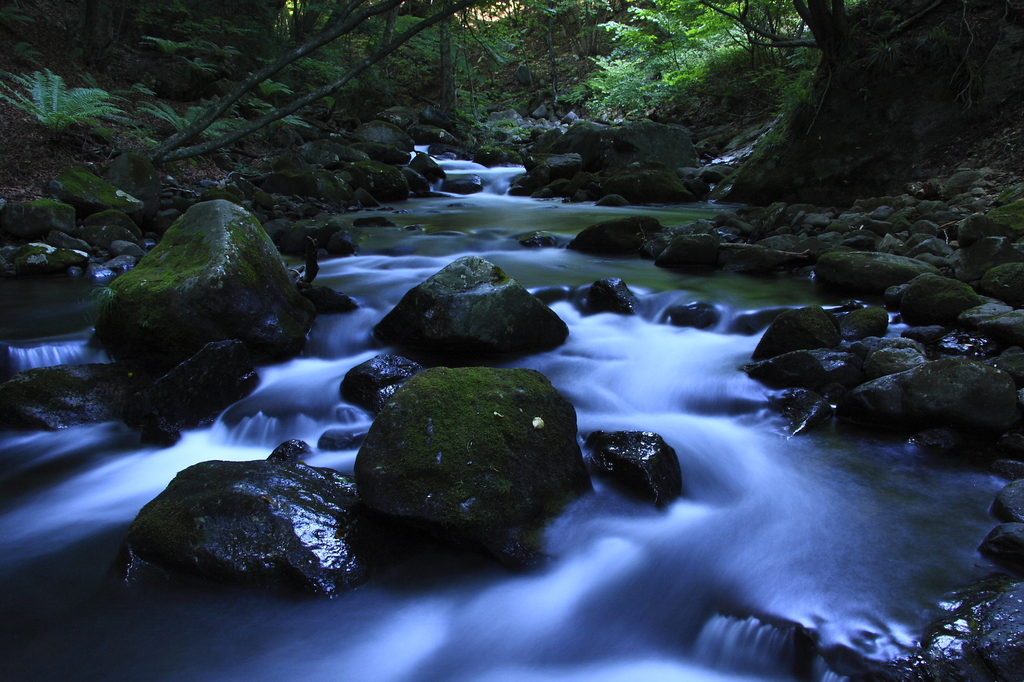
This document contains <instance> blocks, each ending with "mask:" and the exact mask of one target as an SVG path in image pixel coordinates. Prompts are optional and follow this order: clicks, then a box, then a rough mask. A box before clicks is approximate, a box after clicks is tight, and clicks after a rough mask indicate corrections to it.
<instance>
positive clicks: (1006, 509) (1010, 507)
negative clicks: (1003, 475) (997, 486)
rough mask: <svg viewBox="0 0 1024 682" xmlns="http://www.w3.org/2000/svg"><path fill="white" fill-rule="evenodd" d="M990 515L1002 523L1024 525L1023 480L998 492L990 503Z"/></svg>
mask: <svg viewBox="0 0 1024 682" xmlns="http://www.w3.org/2000/svg"><path fill="white" fill-rule="evenodd" d="M992 515H993V516H995V517H996V518H997V519H999V520H1000V521H1002V522H1003V523H1024V479H1021V480H1019V481H1014V482H1013V483H1011V484H1010V485H1008V486H1006V487H1005V488H1003V489H1002V490H1000V491H999V494H998V495H996V499H995V502H993V503H992Z"/></svg>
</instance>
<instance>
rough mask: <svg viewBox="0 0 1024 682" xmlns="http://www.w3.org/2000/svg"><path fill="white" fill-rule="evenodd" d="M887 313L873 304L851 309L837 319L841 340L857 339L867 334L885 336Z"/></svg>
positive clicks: (863, 337) (887, 326)
mask: <svg viewBox="0 0 1024 682" xmlns="http://www.w3.org/2000/svg"><path fill="white" fill-rule="evenodd" d="M888 329H889V314H888V313H886V312H885V310H883V309H882V308H878V307H875V306H872V307H868V308H858V309H857V310H851V311H850V312H849V313H847V314H846V315H844V316H843V317H842V319H840V320H839V333H840V335H841V336H842V337H843V341H859V340H861V339H865V338H867V337H869V336H885V333H886V331H888Z"/></svg>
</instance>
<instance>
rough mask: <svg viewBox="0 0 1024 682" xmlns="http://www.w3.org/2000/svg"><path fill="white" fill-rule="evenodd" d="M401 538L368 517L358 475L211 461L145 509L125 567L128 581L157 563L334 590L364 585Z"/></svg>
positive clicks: (266, 583)
mask: <svg viewBox="0 0 1024 682" xmlns="http://www.w3.org/2000/svg"><path fill="white" fill-rule="evenodd" d="M396 535H398V537H396ZM400 537H401V536H400V535H399V534H398V533H395V532H393V531H392V532H388V530H387V527H386V526H382V525H381V523H380V522H379V521H376V520H375V519H372V518H370V517H368V516H367V515H366V514H365V512H364V511H363V507H362V505H361V503H360V501H359V497H358V496H357V494H356V489H355V485H354V484H353V482H352V479H350V478H348V477H346V476H343V475H341V474H339V473H338V472H336V471H332V470H330V469H319V468H313V467H309V466H306V465H304V464H298V463H287V462H276V461H256V462H220V461H210V462H202V463H200V464H196V465H194V466H190V467H188V468H187V469H185V470H184V471H181V472H179V473H178V475H177V476H175V477H174V479H173V480H172V481H171V482H170V484H169V485H168V486H167V488H166V489H165V490H164V491H163V492H162V493H160V494H159V495H158V496H157V497H156V498H155V499H153V500H152V501H151V502H149V503H148V504H147V505H146V506H144V507H143V508H142V510H141V511H140V512H139V515H138V516H137V517H136V518H135V520H134V521H133V522H132V525H131V526H130V527H129V529H128V533H127V535H126V536H125V539H124V543H123V544H122V548H121V554H120V561H119V563H120V566H121V570H122V571H123V572H124V575H125V577H126V578H127V579H128V580H134V579H135V578H136V577H142V576H144V575H145V574H146V572H147V569H150V567H151V566H156V567H159V568H160V569H163V570H165V571H169V572H171V573H179V574H185V575H192V576H197V577H200V578H204V579H207V580H213V581H217V582H224V583H232V584H236V585H243V586H253V587H264V588H275V589H284V590H295V591H300V592H310V593H313V594H321V595H333V594H337V593H338V592H340V591H342V590H345V589H347V588H350V587H353V586H355V585H358V584H360V583H363V582H365V581H366V580H367V579H368V578H369V577H370V576H371V575H372V574H373V572H374V571H375V570H376V569H377V568H378V567H379V566H380V565H381V563H382V561H383V560H384V559H385V558H386V557H387V556H388V555H389V554H393V553H394V552H395V549H394V545H395V544H397V542H398V541H399V538H400Z"/></svg>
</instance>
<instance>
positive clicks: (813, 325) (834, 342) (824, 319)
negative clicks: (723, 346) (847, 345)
mask: <svg viewBox="0 0 1024 682" xmlns="http://www.w3.org/2000/svg"><path fill="white" fill-rule="evenodd" d="M840 341H842V337H841V336H840V334H839V329H838V325H837V323H836V321H835V320H834V319H833V318H832V317H831V316H830V315H829V314H828V313H826V312H825V311H824V310H823V309H822V308H821V306H807V307H806V308H797V309H795V310H787V311H785V312H784V313H782V314H780V315H779V316H778V317H776V318H775V320H774V321H773V322H772V323H771V325H769V326H768V329H767V330H765V333H764V335H763V336H762V337H761V340H760V341H759V342H758V343H757V348H755V349H754V354H753V355H752V356H751V357H752V358H753V359H754V360H766V359H768V358H774V357H775V356H776V355H782V354H783V353H789V352H791V351H795V350H814V349H816V348H835V347H836V346H838V345H839V342H840Z"/></svg>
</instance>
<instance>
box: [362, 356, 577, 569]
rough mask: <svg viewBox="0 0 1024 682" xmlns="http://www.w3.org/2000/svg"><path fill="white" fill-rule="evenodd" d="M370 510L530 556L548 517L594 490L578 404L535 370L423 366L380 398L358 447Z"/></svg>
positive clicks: (529, 559)
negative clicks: (387, 396) (580, 440)
mask: <svg viewBox="0 0 1024 682" xmlns="http://www.w3.org/2000/svg"><path fill="white" fill-rule="evenodd" d="M355 477H356V482H357V484H358V486H359V493H360V495H361V496H362V498H363V500H364V501H365V502H366V504H367V506H369V507H370V508H371V509H373V510H375V511H378V512H381V513H383V514H386V515H388V516H391V517H395V518H399V519H402V520H403V521H405V522H407V523H410V524H414V525H417V526H419V527H422V528H425V529H428V530H429V531H430V532H432V533H434V534H435V535H436V536H438V537H439V538H441V539H443V540H446V541H448V542H452V543H455V544H459V545H468V546H471V547H478V548H481V549H483V550H485V551H487V552H488V553H490V554H492V555H494V556H495V557H497V558H498V559H499V560H500V561H502V562H503V563H505V564H508V565H524V564H530V563H533V562H534V561H535V560H536V558H537V556H538V554H539V552H540V548H541V539H540V531H541V529H542V528H543V526H544V524H545V523H546V522H548V521H549V520H551V519H552V518H553V517H554V516H555V515H557V514H558V513H560V512H561V511H562V509H563V508H564V507H565V505H566V504H568V503H569V502H570V501H572V500H573V499H575V498H576V497H578V496H579V495H581V494H583V493H585V492H587V491H588V490H590V487H591V486H590V478H589V476H588V475H587V468H586V465H585V464H584V462H583V457H582V453H581V452H580V448H579V444H578V443H577V441H576V411H575V410H574V409H573V407H572V405H571V404H569V402H568V401H566V400H565V398H563V397H562V396H561V394H559V393H558V391H556V390H555V389H554V388H553V387H552V386H551V384H550V383H549V382H548V380H547V379H546V378H545V377H544V376H543V375H542V374H540V373H539V372H535V371H533V370H527V369H491V368H487V367H465V368H455V369H448V368H445V367H438V368H433V369H428V370H426V371H424V372H421V373H419V374H417V375H416V376H414V377H412V378H411V379H409V380H408V381H407V382H406V383H405V385H404V386H403V387H402V388H401V389H400V390H399V391H397V392H396V393H395V395H394V396H393V397H392V398H391V400H390V401H389V402H388V403H387V404H386V405H385V406H384V409H383V410H382V411H381V413H380V414H379V415H377V418H376V419H374V421H373V425H372V426H371V427H370V431H369V433H368V434H367V435H366V440H365V441H363V444H362V447H360V449H359V454H358V455H357V456H356V462H355Z"/></svg>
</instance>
